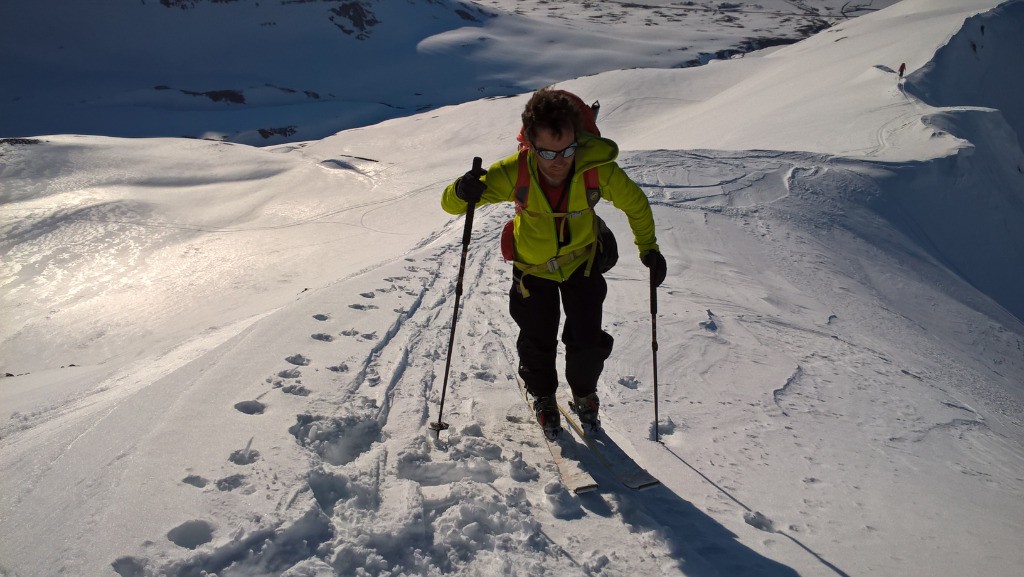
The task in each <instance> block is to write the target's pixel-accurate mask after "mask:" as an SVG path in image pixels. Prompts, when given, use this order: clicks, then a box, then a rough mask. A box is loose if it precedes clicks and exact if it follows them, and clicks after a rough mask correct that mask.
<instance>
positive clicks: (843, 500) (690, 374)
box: [0, 0, 1024, 577]
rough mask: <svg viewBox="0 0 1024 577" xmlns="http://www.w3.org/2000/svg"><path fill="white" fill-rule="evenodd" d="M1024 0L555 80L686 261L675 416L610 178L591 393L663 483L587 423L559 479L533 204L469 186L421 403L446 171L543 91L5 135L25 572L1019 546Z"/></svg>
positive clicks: (1, 436)
mask: <svg viewBox="0 0 1024 577" xmlns="http://www.w3.org/2000/svg"><path fill="white" fill-rule="evenodd" d="M1022 4H1024V3H1022V2H1020V0H1015V1H1013V2H1009V3H1004V4H1001V5H999V3H998V2H996V1H994V0H972V1H970V2H963V1H959V0H958V1H954V0H904V1H903V2H901V3H899V4H896V5H895V6H892V7H890V8H888V9H886V10H882V11H879V12H877V13H875V14H872V15H868V16H864V17H861V18H858V19H855V20H852V21H850V22H848V23H845V24H843V25H842V28H841V29H840V30H839V32H831V31H826V32H823V33H821V34H819V35H817V36H815V37H813V38H811V39H809V40H807V41H805V42H803V43H799V44H796V45H793V46H790V47H786V48H782V49H778V50H773V51H767V52H762V53H757V54H749V55H747V56H745V57H743V58H738V59H733V60H728V61H723V62H716V63H714V64H711V65H709V66H706V67H698V68H692V69H680V70H624V71H612V72H607V73H604V74H599V75H596V76H591V77H586V78H580V79H577V80H573V81H570V82H566V83H564V84H563V85H562V86H565V87H568V88H571V89H573V90H575V91H577V92H578V93H580V94H581V95H582V96H584V97H585V98H587V99H588V100H590V99H598V98H599V99H600V100H601V102H602V104H603V105H604V109H603V112H602V117H601V119H600V122H601V128H602V130H603V131H604V133H605V134H607V135H608V136H610V137H612V138H614V139H616V140H617V141H618V142H620V143H621V144H622V145H623V150H624V152H623V154H622V157H621V158H620V162H621V164H622V166H623V167H624V168H625V169H626V171H627V172H628V173H629V174H630V175H631V176H633V178H634V179H635V180H636V181H637V182H638V183H640V184H641V186H642V187H643V188H644V190H645V191H646V192H647V194H648V196H649V198H650V199H651V202H652V204H653V205H654V211H655V219H656V222H657V224H658V238H659V242H660V244H661V247H662V249H663V251H664V252H665V254H666V256H667V258H668V262H669V277H668V279H667V280H666V283H665V285H664V286H663V288H662V289H661V290H659V292H658V299H659V303H658V304H659V310H660V315H659V317H658V319H657V322H658V338H659V346H660V348H659V367H660V372H659V375H658V382H659V398H660V414H661V417H662V419H661V422H660V423H658V428H659V431H660V433H661V436H662V441H663V442H662V443H654V442H652V441H651V440H650V434H651V430H652V429H653V427H654V423H652V420H653V407H652V399H653V390H652V386H653V382H654V375H653V374H652V373H651V362H650V360H651V358H650V355H651V351H650V349H651V342H650V334H651V332H650V329H651V326H650V322H651V317H650V312H649V310H650V309H649V303H648V291H647V286H646V273H647V271H646V269H644V268H643V266H642V265H641V264H640V263H639V262H638V259H636V258H634V257H633V255H632V254H630V251H629V250H628V246H629V235H628V227H627V226H626V223H625V221H624V218H623V216H622V215H621V213H619V212H618V211H616V210H614V209H613V208H612V207H610V206H605V205H602V206H601V207H599V210H600V212H601V214H602V216H603V217H605V218H606V220H608V222H609V223H610V225H611V226H612V228H613V229H614V230H615V232H616V234H617V235H618V236H619V243H620V246H621V247H622V249H621V252H622V258H621V260H620V263H619V265H618V266H617V267H616V268H615V269H613V270H612V271H611V272H610V273H609V275H608V278H609V287H610V290H609V297H608V303H607V306H606V326H607V329H608V330H609V332H611V333H612V334H613V335H614V336H615V338H616V350H615V352H614V353H613V356H612V358H611V359H610V361H609V363H608V365H607V368H606V371H605V374H604V377H603V380H602V382H601V383H600V385H599V392H600V393H601V396H602V401H603V411H604V417H603V419H604V423H605V425H606V427H607V429H608V432H609V434H610V436H611V438H612V439H613V441H614V442H615V443H616V444H617V445H618V446H620V447H621V448H622V449H623V450H624V451H625V452H627V453H629V454H631V455H632V456H633V457H634V458H636V459H637V461H638V462H640V463H641V464H642V465H644V466H645V467H646V468H647V469H648V470H649V471H651V472H652V473H654V474H655V475H656V476H657V477H659V478H660V479H661V480H662V482H663V486H662V487H659V488H656V489H651V490H648V491H644V492H639V493H637V492H632V491H630V490H627V489H625V488H623V487H621V486H619V485H617V484H616V482H615V480H614V479H613V478H611V477H609V476H608V475H606V474H604V473H603V470H602V469H601V468H600V465H599V464H598V463H597V462H595V461H594V460H593V459H591V458H589V457H584V466H586V467H587V468H588V469H589V470H591V471H593V472H594V475H595V477H596V478H597V479H598V481H599V483H600V485H601V487H600V490H599V491H597V492H595V493H591V494H588V495H582V496H574V495H571V494H569V493H568V492H567V491H566V490H565V489H564V487H562V486H561V485H560V484H559V483H558V482H557V476H556V474H555V470H554V468H553V467H552V466H551V465H550V464H549V457H548V452H547V449H546V448H545V447H544V445H543V441H542V439H541V436H540V433H539V432H538V430H537V427H536V426H535V425H534V424H533V423H532V420H531V415H530V413H529V411H528V409H527V407H526V405H525V403H523V401H522V397H521V396H520V393H519V391H518V390H517V388H516V385H515V381H514V379H513V371H514V340H515V334H516V333H515V327H514V325H513V323H512V322H511V320H510V319H509V318H508V316H507V312H506V306H507V302H506V299H507V296H506V291H507V290H508V286H509V283H510V273H509V270H508V268H509V267H508V265H506V264H504V263H503V262H501V259H500V256H499V253H498V239H497V235H498V231H499V230H500V226H501V224H502V223H503V222H504V221H505V220H506V219H507V218H508V217H509V215H510V213H511V208H510V207H507V206H494V207H484V208H482V209H481V210H479V211H478V213H477V216H476V221H475V225H474V233H473V237H472V244H471V247H470V254H469V259H468V263H467V291H466V294H465V295H463V298H462V304H463V309H462V311H461V316H460V320H459V330H458V332H457V334H456V341H455V342H456V344H455V349H454V360H453V371H454V378H453V379H452V380H451V382H449V383H448V389H447V400H446V404H445V420H446V421H447V422H449V423H451V424H452V429H451V430H450V431H449V432H447V433H445V434H444V435H442V436H441V438H440V439H435V438H434V436H433V433H432V432H431V431H429V429H428V428H427V424H428V423H429V422H430V421H431V420H433V419H435V418H436V415H437V408H438V402H439V400H440V395H441V387H442V383H441V380H442V378H441V377H442V372H443V363H444V360H445V355H446V353H447V352H448V351H447V346H448V329H449V326H450V324H449V323H450V322H451V317H452V313H453V311H452V304H453V303H452V301H453V298H452V297H453V293H454V285H455V281H456V276H457V272H458V270H457V269H458V263H459V252H460V248H461V247H460V240H461V237H462V229H463V220H462V219H459V218H455V219H453V218H450V217H449V216H448V215H446V214H444V213H443V212H442V211H441V210H440V209H439V207H438V196H439V194H440V190H441V188H442V187H443V186H444V185H445V184H446V183H448V182H450V181H451V180H452V179H454V178H455V177H457V176H458V175H460V174H462V173H463V172H464V171H465V170H467V169H468V168H469V164H470V161H471V159H472V157H473V156H481V157H483V158H484V159H485V160H486V161H488V162H490V161H493V160H496V159H498V158H501V157H502V156H504V155H507V154H509V153H511V151H512V149H513V146H512V144H513V135H514V133H515V130H516V129H517V128H518V127H517V121H516V119H517V118H518V115H519V112H520V111H521V108H522V106H523V104H524V102H525V96H515V97H511V98H491V99H481V100H476V101H473V102H468V103H465V104H461V105H458V106H447V107H442V108H438V109H436V110H431V111H429V112H426V113H423V114H418V115H412V116H408V117H403V118H395V119H392V120H388V121H385V122H382V123H380V124H378V125H375V126H371V127H365V128H359V129H354V130H346V131H344V132H341V133H338V134H337V135H334V136H332V137H329V138H324V139H322V140H318V141H309V142H296V143H289V144H282V145H280V146H274V147H266V148H252V147H248V146H242V145H238V144H231V143H226V142H212V141H200V140H192V139H175V138H161V139H119V138H105V137H96V136H75V135H66V136H39V137H35V138H33V139H31V140H20V141H4V142H3V144H0V155H2V156H0V163H2V165H0V202H2V204H0V235H2V236H0V238H2V240H0V286H2V287H3V289H2V293H0V303H2V304H0V306H2V308H3V318H4V322H3V325H2V328H0V370H3V371H6V372H8V373H11V374H13V375H16V376H10V377H7V378H4V379H0V407H2V413H0V419H2V421H0V469H2V470H3V471H4V473H3V475H2V476H0V574H7V575H18V576H35V575H53V574H61V573H63V574H69V575H121V576H143V575H144V576H155V575H172V576H191V575H201V574H203V572H206V573H207V574H217V575H220V576H221V577H225V576H240V575H285V576H290V577H298V576H314V575H315V576H318V577H319V576H327V575H358V574H362V575H450V574H455V575H498V574H500V575H606V576H620V575H621V576H632V575H642V574H651V575H687V576H707V575H730V576H758V577H763V576H769V577H781V576H793V575H892V576H900V577H903V576H921V577H925V576H928V577H931V576H934V575H952V576H959V575H998V576H1011V575H1016V573H1017V572H1018V571H1019V567H1020V566H1022V565H1024V552H1022V551H1021V548H1020V546H1019V543H1020V542H1021V539H1022V537H1024V499H1022V498H1021V497H1022V496H1024V479H1022V474H1021V471H1024V422H1022V420H1021V414H1022V410H1021V409H1022V407H1024V389H1022V383H1024V352H1022V351H1024V325H1022V323H1021V320H1020V318H1021V315H1020V313H1019V312H1016V311H1015V307H1017V306H1018V305H1019V300H1015V299H1018V298H1019V296H1017V295H1016V294H1015V293H1013V291H1012V290H1010V289H1012V287H1013V286H1015V285H1014V283H1017V282H1018V281H1017V280H1015V279H1016V278H1018V277H1016V276H1014V275H1017V274H1020V273H1019V271H1021V270H1024V251H1021V250H1020V247H1021V234H1022V233H1021V232H1020V230H1019V228H1020V227H1019V226H1017V227H1016V228H1015V227H1014V226H1013V225H1014V223H1020V222H1021V219H1022V216H1021V211H1022V210H1024V208H1022V207H1024V180H1022V178H1021V176H1020V175H1021V164H1020V163H1021V151H1020V146H1019V138H1018V136H1019V134H1020V130H1019V125H1018V124H1015V123H1016V122H1017V121H1016V120H1015V119H1016V118H1020V113H1021V111H1020V109H1019V108H1018V107H1019V102H1018V101H1019V99H1016V100H1015V99H1013V98H1012V94H1013V90H1019V85H1018V84H1016V82H1019V79H1018V78H1019V76H1020V75H1016V74H1015V73H1014V69H1013V68H1012V66H1014V65H1015V64H1014V63H1013V62H1012V61H1010V60H1008V59H1006V58H1005V57H1004V56H1002V54H1003V53H1004V52H1005V51H1006V50H1009V48H1005V47H1006V46H1011V47H1012V46H1014V45H1015V43H1016V44H1017V45H1019V42H1020V31H1021V29H1022V28H1021V27H1019V26H1015V25H1012V24H1009V23H1010V22H1014V21H1016V20H1015V19H1019V18H1020V10H1021V6H1022ZM524 5H526V4H525V3H524ZM538 6H540V4H538ZM186 12H187V11H186ZM897 21H898V23H899V25H898V26H897V25H894V22H897ZM982 26H984V36H983V38H984V41H980V40H979V38H981V34H982V28H981V27H982ZM837 34H839V35H842V36H845V38H843V39H842V40H839V39H838V37H836V35H837ZM1015 34H1016V35H1015ZM905 38H913V39H915V42H914V43H913V44H912V45H911V44H910V43H907V42H905V41H904V39H905ZM971 42H974V44H975V46H976V47H978V50H977V51H976V52H975V51H974V50H972V49H971V48H970V45H971ZM808 46H809V47H810V48H808ZM868 46H875V47H876V48H875V49H874V51H873V52H870V51H869V52H870V54H869V55H865V51H866V50H868V49H867V47H868ZM965 46H966V47H967V50H969V51H970V54H976V55H977V60H976V61H975V60H970V59H968V60H967V61H963V60H962V59H961V58H960V56H961V55H962V52H963V47H965ZM887 47H888V48H887ZM911 49H912V51H911ZM869 56H870V57H869ZM915 58H916V59H915ZM970 58H974V56H971V57H970ZM826 61H827V63H828V66H827V67H828V72H827V75H828V77H829V78H832V79H833V80H834V82H832V83H830V84H828V85H826V86H821V85H819V82H818V80H819V78H818V76H820V75H815V74H814V73H813V72H814V70H817V69H819V67H820V68H824V63H825V62H826ZM903 61H906V62H907V63H908V68H909V71H910V74H909V76H908V78H907V79H906V82H905V84H903V85H900V84H898V83H897V82H896V75H895V74H894V73H893V72H891V70H895V69H896V67H897V66H898V65H899V63H900V62H903ZM803 70H806V71H807V73H806V74H805V73H803V72H800V71H803ZM980 70H988V71H989V73H988V74H987V75H985V74H980V73H979V74H978V76H971V75H972V74H975V72H974V71H980ZM783 71H790V74H782V72H783ZM822 74H826V73H824V72H823V73H822ZM1001 74H1003V75H1004V76H1002V77H1000V76H999V75H1001ZM773 77H775V78H776V79H777V81H776V82H775V83H774V84H773V83H772V82H771V81H770V80H771V78H773ZM943 78H945V79H947V80H942V79H943ZM959 78H973V79H975V80H976V82H975V84H978V85H979V86H980V85H982V84H984V83H986V82H987V83H988V84H984V86H987V88H985V89H981V88H979V89H977V90H975V91H974V94H971V93H970V92H969V91H968V90H967V89H964V88H957V87H955V86H951V84H952V83H953V82H954V80H952V79H959ZM1003 88H1005V90H1006V91H1007V92H1006V93H1005V94H1002V93H1000V92H999V91H1000V90H1001V89H1003ZM758 102H761V103H762V105H763V107H764V108H763V110H760V109H759V108H758V106H757V103H758ZM829 104H831V108H830V106H829ZM996 105H998V106H1000V107H1002V108H1000V109H999V111H998V112H995V111H994V110H993V109H992V108H991V107H993V106H996ZM1015 106H1017V107H1015ZM698 109H699V110H703V111H704V112H703V113H701V114H697V113H696V112H695V110H698ZM785 119H789V120H790V122H798V121H801V122H802V124H799V125H798V126H796V127H795V128H789V125H788V124H786V123H784V122H781V120H785ZM801 119H802V120H801ZM744 142H746V143H748V144H744ZM997 246H998V250H996V247H997ZM1016 286H1019V283H1018V284H1017V285H1016ZM712 321H713V322H712Z"/></svg>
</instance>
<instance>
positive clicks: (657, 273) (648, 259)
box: [640, 250, 668, 287]
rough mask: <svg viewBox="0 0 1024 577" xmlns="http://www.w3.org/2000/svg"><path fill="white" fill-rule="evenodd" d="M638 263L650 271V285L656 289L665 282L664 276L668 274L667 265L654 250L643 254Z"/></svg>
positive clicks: (662, 257) (663, 258)
mask: <svg viewBox="0 0 1024 577" xmlns="http://www.w3.org/2000/svg"><path fill="white" fill-rule="evenodd" d="M640 262H642V263H644V266H645V267H647V268H649V269H651V284H653V285H654V286H656V287H658V286H661V283H663V282H665V275H667V274H668V264H666V263H665V257H664V256H662V254H661V253H660V252H658V251H656V250H649V251H647V252H645V253H644V256H642V257H640Z"/></svg>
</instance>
